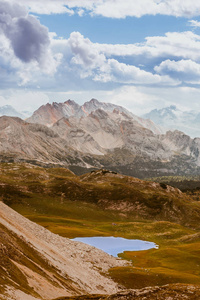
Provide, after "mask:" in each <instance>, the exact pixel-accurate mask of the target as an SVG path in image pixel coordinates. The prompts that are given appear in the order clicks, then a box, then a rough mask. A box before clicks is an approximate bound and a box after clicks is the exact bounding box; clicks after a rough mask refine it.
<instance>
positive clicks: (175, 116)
mask: <svg viewBox="0 0 200 300" xmlns="http://www.w3.org/2000/svg"><path fill="white" fill-rule="evenodd" d="M142 117H143V118H146V119H151V120H152V121H153V122H155V123H156V124H157V125H160V126H162V127H164V128H165V129H166V130H167V129H178V130H181V131H183V132H185V133H186V134H188V135H190V136H191V137H200V112H198V111H194V110H191V111H181V110H179V109H178V108H177V107H176V106H175V105H171V106H169V107H165V108H162V109H154V110H152V111H150V112H149V113H147V114H145V115H143V116H142Z"/></svg>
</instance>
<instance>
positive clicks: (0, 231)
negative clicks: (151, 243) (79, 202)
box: [0, 202, 125, 300]
mask: <svg viewBox="0 0 200 300" xmlns="http://www.w3.org/2000/svg"><path fill="white" fill-rule="evenodd" d="M0 261H1V264H0V274H1V276H0V295H1V296H0V298H1V299H6V300H10V299H17V300H23V299H24V300H29V299H30V300H35V299H45V300H47V299H53V298H55V297H61V296H67V295H68V296H70V295H78V294H79V295H80V294H86V293H88V294H91V293H98V294H99V293H100V294H105V293H107V294H110V293H113V292H116V291H117V290H118V286H117V284H116V283H114V282H113V281H112V280H111V279H109V278H108V277H106V276H105V275H104V274H105V272H107V270H108V269H109V268H110V267H114V266H120V265H125V262H124V261H122V260H119V259H115V258H114V257H111V256H109V255H108V254H106V253H104V252H103V251H101V250H98V249H96V248H94V247H91V246H88V245H85V244H82V243H79V242H74V241H71V240H69V239H66V238H62V237H60V236H58V235H55V234H53V233H51V232H49V231H48V230H47V229H45V228H43V227H41V226H39V225H37V224H35V223H33V222H31V221H29V220H27V219H26V218H24V217H22V216H21V215H19V214H18V213H17V212H15V211H13V210H12V209H11V208H9V207H8V206H6V205H5V204H3V203H2V202H0Z"/></svg>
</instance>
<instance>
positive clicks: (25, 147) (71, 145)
mask: <svg viewBox="0 0 200 300" xmlns="http://www.w3.org/2000/svg"><path fill="white" fill-rule="evenodd" d="M66 106H67V108H66ZM99 107H101V108H99ZM113 108H114V110H113V111H112V109H113ZM93 109H96V110H94V111H93ZM64 112H65V115H68V117H63V114H64ZM75 113H76V115H74V114H75ZM52 116H53V117H52ZM38 117H39V118H41V120H40V122H41V123H42V122H43V121H44V123H46V122H47V120H50V123H51V124H52V121H53V122H54V121H55V122H54V123H53V125H51V126H49V127H47V126H45V125H42V124H38V123H34V122H35V121H37V118H38ZM34 118H36V119H34ZM34 120H35V121H34ZM29 121H31V122H33V123H28V122H25V121H22V120H21V119H19V118H9V117H0V159H1V161H13V160H14V161H24V160H25V161H31V162H34V163H37V164H43V165H44V164H47V165H50V164H59V165H62V166H65V167H68V168H70V169H71V170H72V171H74V172H76V173H77V174H81V173H84V172H86V171H87V170H88V169H92V168H106V169H110V170H113V171H117V172H121V173H124V174H127V175H132V176H136V177H140V178H144V177H155V176H162V175H166V174H167V175H185V174H187V175H188V174H199V173H200V154H199V153H200V152H199V150H200V139H199V138H195V139H192V138H190V137H189V136H188V135H186V134H184V133H183V132H180V131H177V130H176V131H168V132H167V133H166V134H155V133H154V132H153V131H152V130H150V129H148V128H146V127H145V126H146V125H147V124H146V125H145V126H144V125H143V124H141V120H140V119H139V118H138V117H137V118H136V117H134V116H132V114H131V113H130V112H128V111H127V110H125V109H123V108H122V107H117V106H116V105H113V104H108V103H100V102H98V101H97V100H91V101H90V102H87V103H85V104H84V105H83V106H82V107H80V106H79V105H78V104H76V103H75V102H73V101H67V102H65V103H63V104H62V105H61V104H55V103H54V104H52V105H50V104H48V105H46V106H42V107H41V108H40V109H39V110H38V111H36V112H35V114H34V115H33V117H32V119H31V120H30V119H29ZM49 125H50V124H49Z"/></svg>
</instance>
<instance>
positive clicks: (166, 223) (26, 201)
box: [0, 164, 200, 288]
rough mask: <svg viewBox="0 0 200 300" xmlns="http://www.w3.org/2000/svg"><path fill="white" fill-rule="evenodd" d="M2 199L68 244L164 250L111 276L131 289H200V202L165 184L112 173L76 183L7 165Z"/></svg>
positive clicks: (0, 172) (137, 258) (68, 176)
mask: <svg viewBox="0 0 200 300" xmlns="http://www.w3.org/2000/svg"><path fill="white" fill-rule="evenodd" d="M0 178H1V179H0V197H1V199H2V200H3V201H4V202H5V203H6V204H8V205H9V206H11V207H12V208H14V209H15V210H16V211H18V212H19V213H21V214H22V215H24V216H26V217H28V218H29V219H31V220H32V221H35V222H36V223H38V224H40V225H43V226H44V227H46V228H48V229H49V230H51V231H52V232H54V233H58V234H60V235H62V236H65V237H70V238H73V237H77V236H120V237H125V238H136V239H143V240H147V241H152V242H155V243H157V244H158V245H159V249H158V250H149V251H140V252H125V253H123V254H122V255H121V257H123V258H125V259H128V260H130V261H131V262H132V266H130V267H126V268H115V269H112V270H110V276H111V277H112V278H114V279H115V280H116V281H117V282H120V283H121V284H123V285H124V286H125V287H127V288H142V287H146V286H154V285H163V284H169V283H193V284H198V283H199V282H200V259H199V257H200V202H198V201H195V200H194V199H193V198H191V197H190V196H189V195H187V194H185V193H181V192H180V191H179V190H177V189H175V188H172V187H169V186H166V185H165V184H160V183H153V182H147V181H142V180H139V179H136V178H132V177H127V176H122V175H119V174H116V173H114V172H108V171H105V170H100V171H93V172H91V173H88V174H85V175H82V176H76V175H74V174H73V173H72V172H70V171H69V170H66V169H63V168H51V169H50V168H49V169H44V168H40V167H35V166H32V165H28V164H1V166H0Z"/></svg>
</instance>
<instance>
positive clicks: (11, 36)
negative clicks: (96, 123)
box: [0, 0, 200, 115]
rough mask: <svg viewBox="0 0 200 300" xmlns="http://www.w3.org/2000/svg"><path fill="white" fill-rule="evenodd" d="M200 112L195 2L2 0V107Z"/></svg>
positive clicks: (199, 26)
mask: <svg viewBox="0 0 200 300" xmlns="http://www.w3.org/2000/svg"><path fill="white" fill-rule="evenodd" d="M91 98H96V99H98V100H100V101H104V102H111V103H115V104H118V105H122V106H124V107H126V108H127V109H129V110H131V111H132V112H134V113H135V114H137V115H142V114H144V113H147V112H149V111H150V110H151V109H154V108H162V107H166V106H169V105H172V104H173V105H176V106H177V107H178V108H179V109H182V110H198V111H200V1H196V0H184V1H182V0H124V1H121V0H43V1H41V0H18V1H16V0H3V1H2V0H0V106H3V105H12V106H13V107H14V108H16V109H17V110H19V111H34V110H35V109H37V108H38V107H39V106H41V105H43V104H46V103H47V102H50V103H51V102H53V101H54V102H64V101H66V100H68V99H73V100H75V101H76V102H77V103H79V104H82V103H84V102H85V101H89V100H90V99H91Z"/></svg>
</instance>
